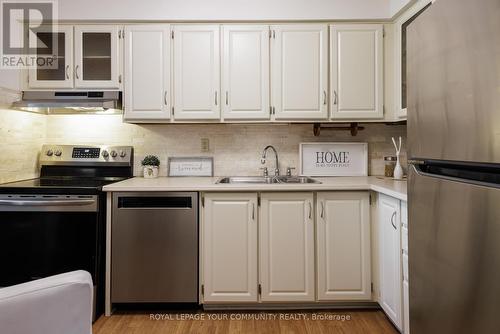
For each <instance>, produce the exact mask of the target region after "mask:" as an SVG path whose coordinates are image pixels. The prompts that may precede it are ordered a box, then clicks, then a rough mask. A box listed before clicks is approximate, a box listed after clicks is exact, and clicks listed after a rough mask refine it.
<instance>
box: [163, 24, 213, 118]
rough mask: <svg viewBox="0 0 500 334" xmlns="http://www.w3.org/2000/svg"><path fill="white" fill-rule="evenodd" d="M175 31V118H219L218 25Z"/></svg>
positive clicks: (190, 26)
mask: <svg viewBox="0 0 500 334" xmlns="http://www.w3.org/2000/svg"><path fill="white" fill-rule="evenodd" d="M173 30H174V46H173V47H174V52H173V55H174V65H173V72H174V80H173V82H174V119H176V120H210V119H219V118H220V104H221V101H222V100H223V99H222V97H221V94H220V56H219V54H220V51H219V48H220V45H219V26H218V25H177V26H174V29H173Z"/></svg>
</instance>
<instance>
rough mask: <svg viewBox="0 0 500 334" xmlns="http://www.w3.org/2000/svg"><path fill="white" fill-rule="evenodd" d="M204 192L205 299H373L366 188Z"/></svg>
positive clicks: (203, 247) (232, 300) (202, 240)
mask: <svg viewBox="0 0 500 334" xmlns="http://www.w3.org/2000/svg"><path fill="white" fill-rule="evenodd" d="M202 196H203V199H202V203H203V204H202V209H201V224H202V225H201V256H200V259H201V279H200V280H201V284H202V286H201V288H202V295H203V296H202V303H219V304H223V303H238V302H240V303H257V302H262V303H266V302H303V303H306V302H315V301H321V302H328V301H331V302H335V301H370V300H371V269H370V268H371V255H370V254H371V251H370V217H369V206H370V204H369V194H368V192H363V191H353V192H340V191H339V192H318V193H317V194H315V193H313V192H270V193H260V194H259V193H257V192H251V193H239V192H234V193H206V194H203V195H202ZM259 196H260V199H259ZM315 197H317V200H316V202H315ZM315 221H316V225H315ZM315 226H317V229H316V234H315Z"/></svg>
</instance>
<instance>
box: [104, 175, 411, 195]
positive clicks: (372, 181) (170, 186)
mask: <svg viewBox="0 0 500 334" xmlns="http://www.w3.org/2000/svg"><path fill="white" fill-rule="evenodd" d="M219 178H220V177H159V178H156V179H145V178H143V177H134V178H131V179H128V180H125V181H121V182H117V183H112V184H109V185H107V186H104V188H103V190H104V191H108V192H118V191H127V192H129V191H326V190H373V191H376V192H380V193H383V194H386V195H389V196H392V197H395V198H398V199H400V200H403V201H406V200H407V195H406V180H404V181H395V180H392V179H388V178H384V177H381V176H356V177H314V179H316V180H318V181H320V182H321V184H319V183H308V184H216V183H215V182H216V181H217V180H218V179H219Z"/></svg>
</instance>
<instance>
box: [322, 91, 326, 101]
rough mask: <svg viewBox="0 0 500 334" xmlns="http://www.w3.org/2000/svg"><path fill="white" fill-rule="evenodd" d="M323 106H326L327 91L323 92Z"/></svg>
mask: <svg viewBox="0 0 500 334" xmlns="http://www.w3.org/2000/svg"><path fill="white" fill-rule="evenodd" d="M323 104H324V105H326V90H324V91H323Z"/></svg>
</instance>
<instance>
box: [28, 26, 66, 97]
mask: <svg viewBox="0 0 500 334" xmlns="http://www.w3.org/2000/svg"><path fill="white" fill-rule="evenodd" d="M29 36H30V37H29V38H30V45H33V46H35V45H36V54H35V56H36V57H37V58H36V59H37V62H36V64H37V65H36V66H35V67H33V68H31V69H29V70H28V85H29V87H30V88H73V27H72V26H62V25H59V26H54V27H47V28H46V29H44V28H43V27H41V28H38V29H37V31H36V33H34V34H30V35H29Z"/></svg>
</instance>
